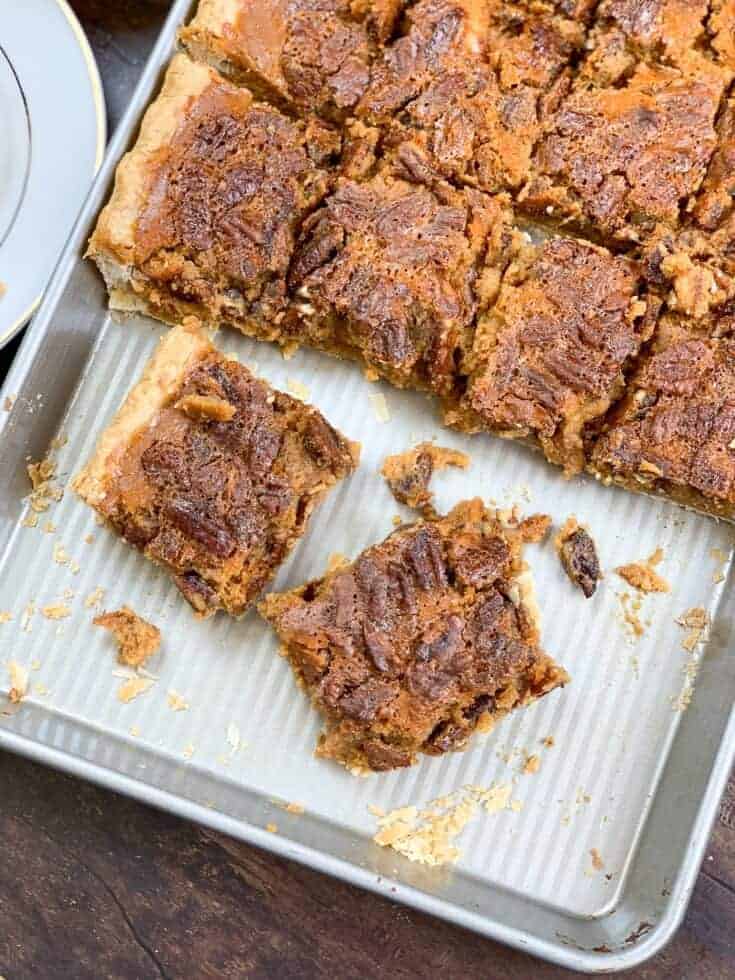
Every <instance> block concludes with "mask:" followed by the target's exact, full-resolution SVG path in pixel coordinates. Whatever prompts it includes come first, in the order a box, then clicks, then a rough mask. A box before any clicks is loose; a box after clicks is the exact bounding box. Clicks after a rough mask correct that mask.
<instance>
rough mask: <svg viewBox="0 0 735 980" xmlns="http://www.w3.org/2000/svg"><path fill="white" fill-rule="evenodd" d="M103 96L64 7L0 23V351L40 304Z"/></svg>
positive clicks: (68, 224)
mask: <svg viewBox="0 0 735 980" xmlns="http://www.w3.org/2000/svg"><path fill="white" fill-rule="evenodd" d="M105 139H106V121H105V110H104V98H103V95H102V86H101V83H100V78H99V73H98V71H97V66H96V64H95V61H94V56H93V55H92V51H91V49H90V47H89V44H88V42H87V39H86V37H85V36H84V32H83V31H82V29H81V27H80V26H79V22H78V21H77V19H76V17H75V15H74V13H73V12H72V10H71V8H70V7H69V6H68V4H67V3H66V0H24V2H23V3H22V4H20V3H19V4H12V5H11V9H9V10H7V11H4V13H3V17H2V19H1V20H0V347H2V346H3V345H4V344H6V343H7V342H8V341H9V340H10V339H11V338H12V337H13V336H14V335H15V334H16V333H17V332H18V330H20V329H21V327H22V326H23V325H24V324H25V323H26V322H27V320H28V319H29V317H30V316H31V315H32V313H33V311H34V310H35V308H36V306H37V305H38V302H39V300H40V298H41V295H42V293H43V290H44V288H45V287H46V283H47V282H48V279H49V277H50V275H51V272H52V271H53V268H54V265H55V263H56V260H57V259H58V256H59V254H60V252H61V250H62V248H63V246H64V244H65V242H66V240H67V238H68V236H69V232H70V231H71V228H72V226H73V224H74V220H75V218H76V216H77V214H78V212H79V209H80V207H81V205H82V202H83V201H84V198H85V196H86V194H87V191H88V190H89V187H90V185H91V182H92V178H93V177H94V174H95V173H96V172H97V169H98V167H99V165H100V163H101V160H102V155H103V152H104V147H105Z"/></svg>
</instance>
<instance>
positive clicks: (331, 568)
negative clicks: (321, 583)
mask: <svg viewBox="0 0 735 980" xmlns="http://www.w3.org/2000/svg"><path fill="white" fill-rule="evenodd" d="M343 565H349V561H348V559H347V558H346V557H345V555H343V554H342V552H341V551H333V552H332V554H331V555H330V556H329V558H328V559H327V571H328V572H335V571H336V570H337V569H338V568H342V566H343Z"/></svg>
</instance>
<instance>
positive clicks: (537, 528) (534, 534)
mask: <svg viewBox="0 0 735 980" xmlns="http://www.w3.org/2000/svg"><path fill="white" fill-rule="evenodd" d="M550 527H551V518H550V517H549V515H548V514H531V516H530V517H524V519H523V520H522V521H521V523H520V524H519V525H518V530H519V531H520V532H521V537H522V538H523V540H524V541H525V542H526V543H527V544H540V543H541V542H542V541H543V540H544V538H545V537H546V535H547V534H548V533H549V528H550Z"/></svg>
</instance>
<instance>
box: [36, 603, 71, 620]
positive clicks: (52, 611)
mask: <svg viewBox="0 0 735 980" xmlns="http://www.w3.org/2000/svg"><path fill="white" fill-rule="evenodd" d="M41 615H42V616H45V617H46V619H66V618H67V616H71V609H70V608H69V606H67V605H65V604H64V603H63V602H57V603H53V604H52V605H50V606H42V607H41Z"/></svg>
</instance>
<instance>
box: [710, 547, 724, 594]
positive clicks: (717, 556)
mask: <svg viewBox="0 0 735 980" xmlns="http://www.w3.org/2000/svg"><path fill="white" fill-rule="evenodd" d="M709 553H710V557H711V558H713V559H714V560H715V562H716V563H717V564H716V566H715V570H714V572H713V573H712V584H713V585H718V584H719V583H720V582H724V581H725V566H726V565H727V560H728V559H727V555H726V554H725V552H724V551H723V550H722V548H710V552H709Z"/></svg>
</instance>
